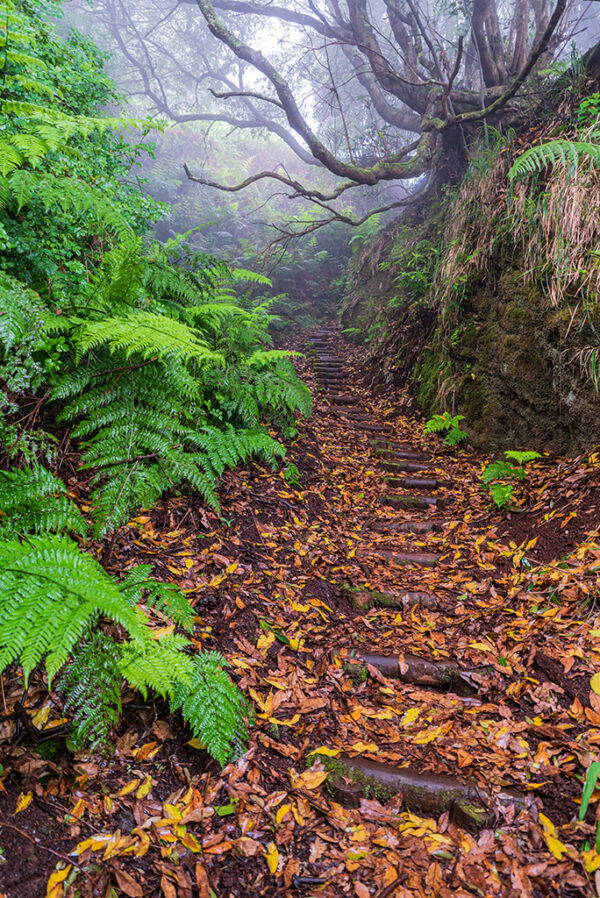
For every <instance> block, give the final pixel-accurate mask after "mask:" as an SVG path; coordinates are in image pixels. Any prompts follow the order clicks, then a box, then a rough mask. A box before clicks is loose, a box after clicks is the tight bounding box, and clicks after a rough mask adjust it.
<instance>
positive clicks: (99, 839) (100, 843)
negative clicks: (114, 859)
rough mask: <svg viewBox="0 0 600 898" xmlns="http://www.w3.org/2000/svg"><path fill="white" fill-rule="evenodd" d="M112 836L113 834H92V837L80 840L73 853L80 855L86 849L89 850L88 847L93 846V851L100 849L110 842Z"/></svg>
mask: <svg viewBox="0 0 600 898" xmlns="http://www.w3.org/2000/svg"><path fill="white" fill-rule="evenodd" d="M111 838H112V836H91V838H89V839H84V841H83V842H79V844H77V845H76V846H75V848H74V849H73V851H72V852H71V854H76V855H78V856H79V855H80V854H83V852H84V851H87V850H88V848H91V850H92V851H98V850H99V849H100V848H104V846H105V845H106V844H107V843H108V842H110V840H111Z"/></svg>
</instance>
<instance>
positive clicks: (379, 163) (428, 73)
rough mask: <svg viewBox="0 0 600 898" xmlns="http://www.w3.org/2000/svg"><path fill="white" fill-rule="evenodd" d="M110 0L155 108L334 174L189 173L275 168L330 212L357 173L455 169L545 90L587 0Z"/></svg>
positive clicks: (106, 1) (384, 175)
mask: <svg viewBox="0 0 600 898" xmlns="http://www.w3.org/2000/svg"><path fill="white" fill-rule="evenodd" d="M101 3H102V15H103V19H104V21H105V23H106V24H107V26H108V27H109V28H110V30H111V32H112V34H113V37H114V39H115V40H116V41H117V43H118V45H119V46H120V47H121V49H122V51H123V54H124V57H125V58H126V59H127V61H128V63H129V64H130V65H131V66H132V68H133V69H134V70H135V71H137V72H138V74H139V76H140V78H141V80H142V83H143V91H144V94H145V96H146V97H147V98H149V99H150V100H151V101H152V103H153V105H154V108H155V109H156V110H157V111H158V112H160V113H162V114H166V115H167V116H169V117H170V118H172V119H173V120H174V121H190V120H197V121H205V122H212V121H225V122H227V123H228V124H230V125H231V126H232V127H233V128H237V129H239V128H243V129H245V128H254V129H257V128H258V129H260V128H262V129H264V128H267V129H269V130H271V131H273V132H274V133H276V134H278V135H279V137H281V138H282V139H283V140H285V141H286V143H287V144H288V145H289V146H290V147H292V149H294V151H295V152H296V153H297V154H298V155H299V156H300V157H301V158H302V159H303V160H304V161H311V162H312V163H315V164H318V165H320V166H323V167H325V168H326V169H327V170H329V172H331V173H332V174H333V175H334V176H335V177H336V178H337V179H338V182H337V183H336V185H335V186H334V188H333V189H332V190H330V191H329V192H327V191H323V190H322V189H321V190H318V189H316V188H314V187H312V186H310V185H305V184H301V183H299V182H298V181H297V180H295V179H294V178H292V177H290V176H288V175H287V173H286V172H282V171H278V170H269V171H261V172H257V173H254V174H252V175H251V176H249V177H248V178H246V179H244V180H243V181H241V182H240V183H235V184H230V185H224V184H215V183H214V182H212V181H210V180H208V179H206V178H199V177H196V176H195V175H194V174H193V173H192V172H188V174H189V176H190V177H191V178H192V179H195V180H198V181H199V182H200V183H203V184H211V185H213V186H218V187H220V188H221V189H225V190H230V191H236V190H239V189H243V188H244V187H245V186H247V185H249V184H250V183H252V182H254V181H256V180H260V179H263V178H270V179H274V180H276V181H278V182H281V183H282V184H284V185H285V186H286V187H287V188H289V189H291V191H292V193H291V195H292V196H305V197H308V198H309V199H311V200H312V201H313V202H315V203H317V204H319V205H321V206H322V207H323V208H324V210H325V213H326V216H327V218H326V219H325V220H331V219H332V218H335V217H339V214H340V213H339V211H338V209H337V208H336V201H337V200H339V198H340V197H341V196H342V195H344V194H346V193H347V192H348V191H351V190H354V189H355V188H357V187H359V186H361V185H366V186H373V185H376V184H381V183H382V182H398V181H401V182H404V183H407V184H408V186H409V187H410V188H413V192H414V185H415V183H418V184H419V185H421V186H423V187H424V188H425V189H432V188H434V187H435V186H437V185H438V184H439V183H440V181H443V180H448V179H449V178H452V177H453V176H456V174H457V173H459V172H460V171H461V170H462V168H463V166H464V157H465V151H466V150H467V147H468V144H469V143H470V142H471V140H472V139H473V136H474V133H475V132H476V131H477V129H478V126H479V125H480V124H481V122H483V121H484V120H487V121H490V122H492V123H493V124H494V126H496V127H505V126H507V125H510V124H511V123H513V122H514V121H515V119H516V118H517V117H518V116H519V115H523V111H524V109H527V108H531V104H532V102H537V100H538V99H539V94H538V90H539V85H540V74H539V73H540V69H541V68H543V67H544V66H547V65H548V63H549V62H550V61H551V60H552V59H553V58H554V57H555V55H556V54H557V52H559V51H560V49H561V47H562V46H564V43H565V41H566V39H567V38H568V37H569V35H570V34H571V33H572V32H573V30H574V29H575V27H576V26H577V23H578V21H579V17H581V15H582V14H583V13H584V12H585V10H583V9H582V4H581V3H580V2H579V0H556V4H555V5H554V8H553V9H552V8H551V0H425V2H419V3H417V2H416V0H308V2H304V0H279V2H278V3H277V2H266V0H176V2H175V5H174V6H167V4H166V0H165V3H160V2H155V0H143V2H142V4H141V6H137V7H136V11H135V13H129V12H127V11H126V9H125V0H101ZM584 6H587V4H584ZM159 8H160V10H159ZM206 29H208V31H209V32H210V35H212V38H213V40H210V39H208V35H207V34H206ZM167 42H169V48H168V50H167V51H166V52H167V56H165V55H164V54H165V45H166V43H167ZM166 58H168V60H169V63H168V65H169V66H170V67H171V71H170V72H168V71H167V69H166V67H165V59H166ZM184 60H185V62H184ZM174 77H176V78H177V79H178V82H177V83H178V85H179V94H178V96H175V95H174V91H173V83H174V81H173V78H174ZM200 88H206V90H205V91H204V101H203V107H202V108H201V109H198V98H199V96H200V94H199V89H200ZM192 96H193V97H194V99H193V101H192V102H190V100H191V99H192ZM209 96H210V101H209V103H208V105H207V99H208V98H209ZM216 100H218V101H219V103H218V104H215V101H216ZM182 101H183V102H182ZM201 102H202V101H201ZM186 105H187V107H188V108H187V109H184V108H183V107H184V106H186ZM194 105H195V107H196V108H190V107H192V106H194ZM417 179H420V180H417ZM410 201H411V199H410V198H409V199H407V198H402V199H397V198H396V199H395V200H394V201H393V202H392V203H390V204H388V208H389V207H392V206H397V205H404V204H406V203H407V202H410ZM373 211H376V210H373ZM343 217H344V216H342V218H343ZM346 218H347V219H348V220H349V218H348V216H346Z"/></svg>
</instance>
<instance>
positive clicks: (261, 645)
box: [256, 630, 275, 652]
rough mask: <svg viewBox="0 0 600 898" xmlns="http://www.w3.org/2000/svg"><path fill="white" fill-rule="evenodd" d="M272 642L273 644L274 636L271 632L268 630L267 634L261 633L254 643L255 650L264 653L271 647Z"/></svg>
mask: <svg viewBox="0 0 600 898" xmlns="http://www.w3.org/2000/svg"><path fill="white" fill-rule="evenodd" d="M274 642H275V634H274V633H273V631H272V630H269V632H268V633H262V634H261V635H260V636H259V637H258V641H257V643H256V648H257V649H258V650H259V652H262V651H266V650H267V649H269V648H271V646H272V645H273V643H274Z"/></svg>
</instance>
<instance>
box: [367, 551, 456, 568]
mask: <svg viewBox="0 0 600 898" xmlns="http://www.w3.org/2000/svg"><path fill="white" fill-rule="evenodd" d="M356 554H357V557H358V558H371V557H377V558H385V559H386V560H387V561H392V562H393V563H394V564H399V565H410V566H411V567H434V566H435V565H436V564H437V563H438V561H439V560H440V558H441V557H442V556H441V555H439V554H434V553H433V552H402V551H400V550H398V549H396V550H395V549H375V548H373V549H359V550H358V552H357V553H356Z"/></svg>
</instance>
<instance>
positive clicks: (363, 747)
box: [350, 742, 379, 752]
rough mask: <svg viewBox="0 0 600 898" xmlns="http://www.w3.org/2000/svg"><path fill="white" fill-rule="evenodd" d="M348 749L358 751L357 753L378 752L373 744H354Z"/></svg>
mask: <svg viewBox="0 0 600 898" xmlns="http://www.w3.org/2000/svg"><path fill="white" fill-rule="evenodd" d="M350 748H351V750H352V751H359V752H363V751H370V752H376V751H379V749H378V748H377V746H376V745H375V743H374V742H355V743H354V745H351V746H350Z"/></svg>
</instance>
